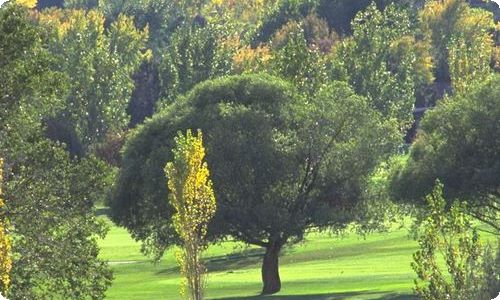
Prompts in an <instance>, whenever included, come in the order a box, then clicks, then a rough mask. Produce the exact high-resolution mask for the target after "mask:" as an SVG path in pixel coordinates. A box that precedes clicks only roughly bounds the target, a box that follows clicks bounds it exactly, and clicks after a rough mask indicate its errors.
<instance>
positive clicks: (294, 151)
mask: <svg viewBox="0 0 500 300" xmlns="http://www.w3.org/2000/svg"><path fill="white" fill-rule="evenodd" d="M395 127H396V126H394V124H393V123H391V122H387V121H384V118H383V117H382V115H381V114H380V113H379V112H377V111H375V110H374V109H372V108H371V104H370V103H369V101H368V100H367V99H366V98H364V97H361V96H357V95H356V94H354V92H353V91H352V90H351V89H350V88H349V86H348V85H347V84H344V83H339V82H336V83H333V84H331V85H329V86H327V87H325V88H324V89H322V90H321V91H320V92H319V93H318V94H317V96H316V97H311V99H309V100H307V101H306V100H304V98H302V97H300V96H298V94H297V92H296V91H295V90H294V89H293V88H292V87H291V86H290V85H289V84H288V83H286V82H283V81H281V80H279V79H277V78H274V77H270V76H268V75H264V74H259V75H242V76H233V77H226V78H222V79H216V80H213V81H206V82H204V83H202V84H200V85H198V86H196V87H195V88H194V89H193V90H192V91H191V92H190V93H188V94H187V96H186V97H185V98H181V99H178V101H176V102H175V103H174V104H173V105H171V106H169V107H167V108H166V109H165V110H164V111H162V112H161V113H159V114H158V115H157V116H155V117H154V118H153V119H152V120H151V121H149V122H147V123H146V124H145V125H144V126H141V127H139V128H138V129H137V130H136V131H135V132H134V133H133V134H132V135H131V138H130V139H129V140H128V141H127V144H126V147H125V152H124V157H123V168H122V169H121V171H120V174H119V177H118V181H117V183H116V191H115V194H114V197H113V200H112V203H111V206H112V212H113V220H114V221H115V222H117V223H118V224H120V225H122V226H125V227H127V228H128V230H129V231H130V232H131V233H132V235H133V237H134V238H136V239H138V240H142V241H144V242H145V247H146V249H147V250H149V251H153V252H154V253H156V254H158V255H159V256H161V255H162V254H163V251H164V250H165V248H167V247H168V246H171V245H173V244H175V243H176V242H177V241H178V237H177V235H176V233H175V231H174V230H173V225H172V217H171V216H172V214H173V208H172V207H171V206H168V205H167V204H166V203H165V201H164V199H165V197H166V194H167V190H166V188H165V186H164V184H163V173H162V169H161V167H158V166H161V165H164V164H165V163H166V161H168V160H170V158H169V157H165V155H164V153H165V152H166V150H167V149H171V148H172V147H173V145H174V137H175V133H176V132H177V131H178V130H186V129H188V128H201V129H202V130H203V132H204V133H205V136H206V140H205V142H206V148H207V162H208V164H209V165H210V167H211V175H212V180H213V182H214V188H215V194H216V198H217V199H218V204H217V205H218V209H217V214H216V216H215V218H214V220H213V222H212V223H211V224H210V226H209V230H208V238H209V239H212V240H213V239H217V238H222V237H225V236H227V235H230V236H232V237H234V238H235V239H236V240H240V241H243V242H245V243H249V244H253V245H258V246H261V247H263V248H264V249H265V251H266V253H265V256H264V260H263V264H262V280H263V290H262V293H263V294H272V293H275V292H277V291H279V290H280V289H281V281H280V277H279V267H278V266H279V264H278V260H279V254H280V252H281V250H282V249H283V247H284V246H285V245H288V244H293V243H296V242H298V241H300V240H302V239H303V237H304V233H305V231H306V230H307V229H308V228H310V227H311V226H320V227H322V226H323V227H324V226H333V227H335V228H342V227H343V226H345V225H346V224H347V223H349V222H351V221H352V220H353V219H355V218H356V214H357V210H356V206H357V205H358V203H359V201H360V198H361V193H362V191H363V189H364V185H365V183H366V180H367V176H368V174H369V173H370V172H371V170H372V169H373V168H374V167H375V165H376V163H377V162H378V161H379V160H380V159H381V158H383V157H384V155H385V154H386V153H390V152H391V151H392V150H394V149H395V148H396V145H397V144H398V143H399V142H398V141H399V140H400V138H401V136H400V134H398V131H397V129H396V128H395Z"/></svg>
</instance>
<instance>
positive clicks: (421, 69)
mask: <svg viewBox="0 0 500 300" xmlns="http://www.w3.org/2000/svg"><path fill="white" fill-rule="evenodd" d="M352 27H353V31H354V32H353V37H352V39H347V40H345V41H344V43H343V45H342V46H341V47H340V48H339V57H338V59H340V61H341V63H340V64H341V65H342V66H343V68H344V69H345V71H344V72H345V73H346V74H347V77H348V81H349V83H350V84H351V85H352V86H353V88H354V90H355V91H356V92H357V93H358V94H360V95H364V96H366V97H368V98H369V99H370V103H371V104H372V105H373V106H374V108H376V109H377V110H379V111H380V112H381V113H382V114H384V115H385V116H388V117H389V118H392V119H394V120H395V121H396V122H397V123H398V124H399V126H400V128H401V130H402V131H404V130H405V129H406V128H408V126H409V125H411V123H412V121H413V120H412V119H413V118H412V111H413V107H414V104H415V102H416V91H417V90H418V89H419V88H423V87H425V86H426V85H427V84H429V83H430V80H431V79H432V74H431V72H430V70H431V66H432V64H431V62H430V56H429V55H428V54H427V53H426V51H425V50H426V47H425V45H422V44H421V42H420V41H418V40H417V39H416V38H415V36H414V32H415V28H416V24H414V22H413V21H412V20H411V18H410V14H409V12H408V11H407V10H405V9H401V8H399V7H397V6H396V5H394V4H392V5H390V6H388V7H387V8H386V9H385V10H384V11H380V10H379V9H378V8H377V6H376V5H375V4H374V3H372V4H371V5H370V6H368V8H367V9H366V10H365V11H363V12H360V13H359V14H358V15H357V16H356V18H355V19H354V20H353V23H352ZM414 45H416V46H414Z"/></svg>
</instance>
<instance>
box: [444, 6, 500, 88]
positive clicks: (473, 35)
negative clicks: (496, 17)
mask: <svg viewBox="0 0 500 300" xmlns="http://www.w3.org/2000/svg"><path fill="white" fill-rule="evenodd" d="M494 28H495V24H494V23H493V15H492V14H491V13H489V12H486V11H484V10H482V9H466V10H465V12H464V14H463V15H462V17H461V18H460V19H459V20H458V22H457V30H456V32H455V33H454V34H453V35H452V37H451V40H450V43H449V46H448V59H449V68H450V79H451V83H452V87H453V91H454V93H455V94H465V93H467V91H469V90H470V89H472V88H474V87H475V86H477V85H478V84H481V83H482V82H484V81H486V80H487V78H488V76H490V75H491V74H492V73H493V70H492V69H491V67H490V62H491V56H492V54H493V49H494V48H493V47H494V43H493V36H492V32H493V29H494Z"/></svg>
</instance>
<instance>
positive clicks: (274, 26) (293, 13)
mask: <svg viewBox="0 0 500 300" xmlns="http://www.w3.org/2000/svg"><path fill="white" fill-rule="evenodd" d="M316 5H317V1H316V0H280V1H278V2H277V4H276V5H275V6H274V7H272V8H271V9H270V10H269V11H268V12H267V14H266V15H265V16H264V20H263V21H262V25H261V26H260V28H258V29H257V33H256V36H255V37H254V40H253V43H254V44H259V43H263V42H268V41H269V40H270V39H271V37H272V36H273V35H274V34H275V33H276V32H277V31H278V30H279V29H280V28H281V27H283V26H284V25H285V24H286V23H288V22H289V21H298V20H299V19H302V18H304V17H305V16H307V15H309V14H310V13H311V12H313V11H314V10H315V7H316Z"/></svg>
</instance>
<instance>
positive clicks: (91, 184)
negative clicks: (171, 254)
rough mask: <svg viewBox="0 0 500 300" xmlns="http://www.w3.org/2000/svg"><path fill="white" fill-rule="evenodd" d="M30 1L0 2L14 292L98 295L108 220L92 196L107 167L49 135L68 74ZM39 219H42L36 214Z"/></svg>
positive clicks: (3, 144)
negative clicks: (99, 216)
mask: <svg viewBox="0 0 500 300" xmlns="http://www.w3.org/2000/svg"><path fill="white" fill-rule="evenodd" d="M33 16H34V14H32V13H31V12H30V11H29V10H28V9H26V8H22V7H20V6H17V5H15V4H12V3H8V4H6V5H4V6H2V8H0V80H1V82H2V85H0V95H1V96H0V97H1V98H0V99H1V101H0V108H1V109H0V156H2V157H3V158H5V166H4V171H5V172H4V173H3V174H4V186H3V187H4V189H2V192H4V194H5V198H6V199H9V200H8V201H7V202H6V203H5V207H4V209H3V211H2V219H4V218H5V220H7V221H8V222H9V223H10V227H9V231H10V232H9V233H10V234H11V235H12V237H13V239H12V254H13V255H12V257H13V268H12V271H11V284H10V288H9V291H8V297H9V299H54V298H55V299H59V298H61V299H88V298H93V299H99V298H103V297H104V292H105V290H106V288H107V287H108V286H109V284H110V279H111V274H110V271H109V269H108V267H107V265H106V263H105V262H103V261H101V260H100V259H98V257H97V256H98V254H99V248H98V245H97V241H96V236H97V235H100V236H103V235H104V233H105V226H103V224H102V223H101V222H98V221H97V220H96V218H95V216H94V210H93V201H92V200H94V199H96V198H97V197H98V195H99V194H100V192H101V191H102V190H103V187H102V185H103V184H104V183H105V181H104V180H103V176H102V175H104V174H105V172H103V170H104V169H105V168H104V166H103V164H102V163H101V162H98V161H97V160H95V159H93V158H89V159H85V160H81V161H76V160H72V159H70V157H69V154H68V153H67V152H66V151H65V149H64V147H63V145H61V144H60V143H55V142H51V141H49V140H47V139H46V138H45V126H44V121H45V120H46V119H48V118H51V117H53V116H54V115H55V114H56V113H58V112H59V111H60V110H61V109H63V102H62V101H59V100H58V99H59V98H60V97H61V95H62V94H64V91H65V90H66V86H65V85H64V84H63V80H62V78H64V77H63V74H62V73H60V72H57V71H54V70H53V69H55V63H56V60H54V59H53V57H52V56H51V55H50V54H49V52H48V51H47V43H48V39H49V38H54V37H53V36H51V33H50V32H47V31H43V30H42V29H41V28H40V27H38V26H37V23H36V20H35V19H33ZM34 220H36V222H34Z"/></svg>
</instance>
